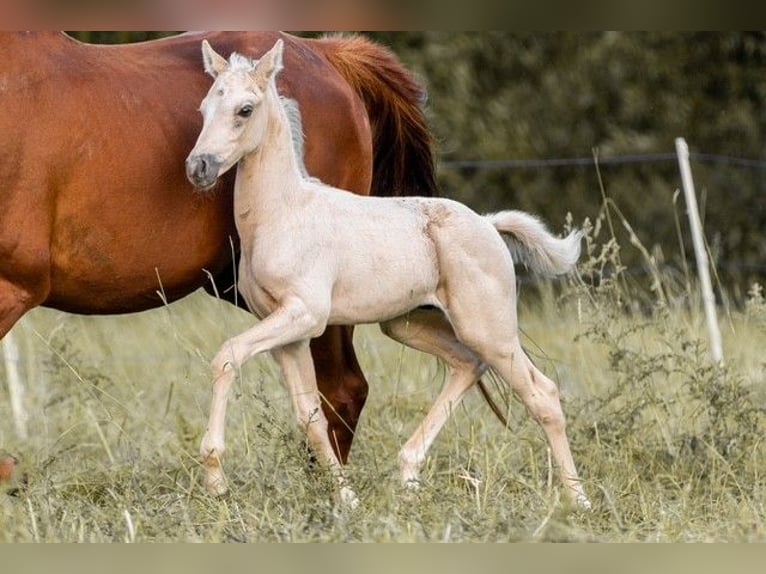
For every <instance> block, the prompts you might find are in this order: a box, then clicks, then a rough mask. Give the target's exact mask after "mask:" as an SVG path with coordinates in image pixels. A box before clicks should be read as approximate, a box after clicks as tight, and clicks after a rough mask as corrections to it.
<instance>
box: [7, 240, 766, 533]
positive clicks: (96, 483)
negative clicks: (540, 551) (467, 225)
mask: <svg viewBox="0 0 766 574" xmlns="http://www.w3.org/2000/svg"><path fill="white" fill-rule="evenodd" d="M597 232H598V230H593V229H591V234H590V236H589V237H590V239H589V244H588V245H589V252H588V254H587V255H586V258H585V261H584V262H583V264H582V266H581V272H582V274H583V276H586V277H590V278H593V277H598V282H597V284H596V285H595V286H594V285H590V284H586V282H585V281H583V280H581V279H575V280H572V281H571V282H570V284H568V285H567V286H564V287H563V288H561V286H556V288H555V289H554V288H553V287H543V288H542V289H540V290H532V291H534V293H532V292H531V291H530V290H529V289H527V288H524V289H523V290H522V299H523V301H524V303H523V305H522V308H521V321H522V327H523V329H524V332H525V344H526V346H527V347H528V349H529V350H530V352H531V353H532V354H533V355H535V356H536V361H537V362H538V363H539V365H540V366H541V368H543V369H544V370H545V371H546V372H548V373H549V374H550V375H551V376H552V377H553V378H554V379H555V380H557V381H559V383H560V386H561V388H562V393H563V396H564V400H565V406H564V408H565V411H566V413H567V416H568V419H569V436H570V441H571V443H572V447H573V450H574V454H575V459H576V461H577V463H578V466H579V467H580V470H581V472H582V475H583V478H584V480H585V486H586V489H587V491H588V492H589V494H590V496H591V497H592V499H593V501H594V503H595V504H594V509H593V510H592V511H591V512H587V513H581V512H571V511H568V510H567V509H566V508H564V507H563V506H562V504H561V503H560V500H559V494H560V493H559V488H558V485H557V482H556V480H555V479H554V477H553V474H554V473H553V469H552V468H551V466H550V460H549V457H548V452H547V449H546V444H545V441H544V439H543V436H542V433H541V431H540V430H539V429H538V428H537V426H536V425H535V424H533V423H532V422H531V421H530V420H529V418H528V417H527V416H526V414H525V412H524V411H523V407H521V405H520V404H519V403H518V402H515V401H514V400H510V401H508V403H507V405H508V409H509V413H510V418H511V421H512V424H511V430H510V431H509V432H506V431H505V430H503V429H502V428H501V427H500V425H499V424H498V422H497V421H496V420H495V419H494V417H493V415H492V414H491V413H490V411H489V409H488V408H487V407H486V405H485V404H484V403H483V402H482V400H481V399H480V397H479V396H478V393H472V394H471V395H470V396H469V397H468V399H467V400H466V401H465V404H464V405H463V406H462V407H461V408H460V409H458V411H457V412H456V413H455V416H454V418H453V419H452V421H451V422H450V423H449V424H448V425H447V427H446V428H445V429H444V432H443V433H442V435H441V436H440V437H439V439H438V440H437V442H436V444H435V445H434V448H433V449H432V452H431V457H430V458H429V460H428V462H427V465H426V468H425V470H424V487H423V489H422V491H421V492H419V493H418V494H416V495H408V494H406V493H404V492H402V491H401V490H400V488H399V487H398V483H397V474H396V466H395V460H396V453H397V451H398V449H399V447H400V446H401V444H402V443H403V441H404V440H405V439H406V438H407V436H408V435H409V433H410V432H411V431H412V430H413V428H414V426H415V425H416V423H417V422H418V420H419V419H420V417H422V416H423V415H424V414H425V410H426V409H427V407H428V406H429V405H430V402H431V401H432V399H433V398H434V397H435V395H436V393H437V392H438V389H439V387H440V385H441V383H442V380H443V371H442V369H441V367H440V366H439V365H438V364H437V362H436V361H435V360H434V359H432V358H430V357H426V356H424V355H421V354H419V353H416V352H414V351H410V350H407V349H403V348H402V347H401V346H399V345H397V344H394V343H393V342H390V341H388V340H386V339H385V338H384V337H382V335H380V333H379V332H378V330H377V328H375V327H362V328H359V330H358V333H357V349H358V352H359V356H360V361H361V363H362V365H363V368H364V370H365V372H366V373H367V375H368V378H369V380H370V382H371V393H370V398H369V402H368V407H367V409H366V411H365V414H364V417H363V419H362V421H361V424H360V427H359V431H358V435H357V438H356V442H355V446H354V449H353V451H352V463H351V465H350V468H349V472H350V476H351V480H352V481H353V484H354V485H355V486H356V489H357V492H358V494H359V495H360V498H361V499H362V507H361V508H360V509H358V510H356V511H354V512H345V511H340V510H339V509H338V508H337V507H336V505H335V502H334V497H333V488H332V483H331V482H330V481H329V479H328V477H327V476H325V474H324V473H323V472H321V471H318V472H317V471H315V472H311V471H309V470H307V465H306V455H305V451H304V449H303V446H302V441H301V437H300V436H299V435H298V434H297V432H296V431H295V430H294V426H293V423H292V419H291V414H290V411H289V405H288V402H287V400H286V396H285V393H284V391H283V389H282V387H281V385H280V383H279V382H278V377H277V373H276V369H275V367H274V365H273V364H272V363H271V361H270V359H268V358H260V359H257V360H254V361H252V362H251V363H250V364H248V365H247V366H246V368H245V369H244V371H243V373H242V376H241V377H240V379H239V381H238V383H237V385H236V388H235V393H234V398H233V400H232V402H231V407H230V411H229V412H230V415H229V418H228V428H227V441H228V453H229V456H228V459H227V471H228V476H229V479H230V482H231V493H230V494H229V495H228V496H226V497H225V498H223V499H220V500H219V499H213V498H210V497H209V496H207V495H206V494H205V493H204V492H203V491H202V490H201V488H200V485H201V480H200V468H199V464H198V461H197V457H196V453H197V448H198V444H199V440H200V438H201V433H202V431H203V430H204V425H205V421H206V417H207V406H208V403H209V399H210V396H209V386H210V381H209V369H208V364H207V361H208V360H209V358H210V357H212V355H213V353H214V352H215V350H216V349H217V347H218V345H219V344H220V343H221V342H222V341H223V340H224V338H225V337H226V336H228V335H230V334H233V333H236V332H238V331H239V330H241V329H242V328H243V327H244V326H245V325H247V324H248V323H249V321H250V318H249V317H248V316H247V315H246V314H244V313H241V312H239V311H236V310H234V309H231V308H228V307H227V306H225V305H224V304H221V303H219V302H217V301H215V300H212V299H209V298H207V297H206V296H205V295H203V294H201V293H200V294H195V295H194V296H192V297H191V298H188V299H187V300H185V301H182V302H180V303H178V304H173V305H170V306H168V307H166V308H164V309H160V310H156V311H152V312H148V313H143V314H138V315H131V316H125V317H114V318H103V317H90V318H89V317H79V316H73V315H66V314H61V313H57V312H53V311H47V310H37V311H35V312H34V313H32V314H30V315H29V316H27V317H26V318H25V320H24V321H23V323H22V324H21V326H20V327H19V328H17V329H16V331H15V334H16V336H17V338H18V341H19V342H20V346H21V350H22V353H23V356H24V357H26V359H25V361H24V363H23V364H22V365H21V367H22V371H23V372H24V373H25V374H26V376H27V385H28V386H27V389H26V396H25V398H24V404H25V407H26V409H27V412H28V414H29V418H28V420H27V425H28V428H29V433H30V437H31V438H30V439H28V440H26V441H22V440H20V439H19V438H18V437H17V436H16V435H15V432H14V428H13V424H12V417H11V412H10V406H9V403H8V401H7V398H6V395H5V394H2V395H0V445H1V446H2V447H3V448H5V449H7V450H8V451H11V452H14V453H15V454H17V455H19V456H20V457H21V459H22V461H23V468H24V471H25V472H26V473H27V476H28V484H27V485H26V487H25V488H23V489H21V490H20V491H19V492H18V493H17V494H16V495H15V496H9V495H5V494H3V495H2V499H0V540H2V541H176V540H178V541H313V542H319V541H322V542H340V541H519V540H544V541H558V540H566V541H692V540H693V541H703V540H727V541H729V540H730V541H755V540H758V541H766V526H765V525H764V516H766V484H765V482H766V478H765V476H766V456H764V455H765V454H766V453H764V446H763V442H762V439H763V437H764V436H766V433H764V430H766V425H765V424H764V419H765V417H764V405H766V393H764V388H766V387H764V382H766V381H764V378H765V377H764V374H763V373H764V360H763V358H762V357H763V355H762V349H763V347H764V343H766V303H764V300H763V297H762V295H761V294H760V292H758V290H757V288H755V289H753V290H752V291H751V295H750V299H749V303H748V305H747V306H746V307H745V308H743V309H742V310H741V311H732V312H730V313H729V315H728V316H725V317H722V319H723V324H724V329H723V331H724V339H725V354H726V358H727V366H726V367H725V368H723V369H721V368H717V367H713V366H711V365H710V362H709V360H708V358H707V351H706V342H705V334H704V330H703V325H704V323H703V321H702V318H701V317H699V315H698V314H697V313H696V312H695V311H693V310H692V309H693V307H694V306H693V305H690V304H689V302H690V301H694V299H695V297H696V293H694V292H693V291H687V290H685V289H682V288H678V287H677V284H676V283H675V282H673V281H671V280H670V279H668V278H664V277H663V278H660V280H661V281H662V284H661V286H662V289H663V297H662V298H661V297H659V296H658V295H657V289H656V288H655V289H654V290H649V291H647V292H644V293H637V292H636V291H635V290H634V289H633V288H632V286H631V285H630V284H629V283H628V282H626V281H625V278H624V277H622V276H621V274H620V273H619V255H618V252H619V250H618V249H615V248H614V246H610V245H609V243H608V242H606V243H604V244H598V242H597V241H596V239H597V235H598V233H597ZM607 269H609V270H612V271H614V270H615V269H616V270H617V271H618V272H617V273H616V274H614V275H610V274H609V273H606V270H607ZM3 393H5V391H4V390H3Z"/></svg>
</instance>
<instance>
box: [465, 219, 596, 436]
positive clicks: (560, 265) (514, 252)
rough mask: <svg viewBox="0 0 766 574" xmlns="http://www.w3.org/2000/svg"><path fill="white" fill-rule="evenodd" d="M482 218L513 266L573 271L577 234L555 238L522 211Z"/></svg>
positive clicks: (577, 253) (484, 390) (480, 383)
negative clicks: (504, 247)
mask: <svg viewBox="0 0 766 574" xmlns="http://www.w3.org/2000/svg"><path fill="white" fill-rule="evenodd" d="M484 217H485V218H486V219H487V220H488V221H489V222H490V223H491V224H492V225H493V226H494V227H495V229H497V231H498V232H499V233H500V235H501V236H502V237H503V239H504V240H505V243H506V245H507V246H508V249H509V250H510V252H511V257H512V258H513V260H514V262H516V263H524V264H525V265H527V267H529V268H530V269H531V270H532V271H534V272H536V273H540V274H542V275H563V274H564V273H567V272H569V271H571V270H572V269H574V266H575V265H576V264H577V260H578V259H579V258H580V240H581V239H582V231H580V230H575V231H572V232H570V233H569V235H567V236H566V237H562V238H558V237H555V236H554V235H553V234H552V233H551V232H550V231H548V229H547V228H546V227H545V224H544V223H543V222H542V221H540V220H539V219H537V217H535V216H534V215H530V214H529V213H525V212H523V211H515V210H509V211H500V212H498V213H492V214H490V215H485V216H484ZM478 387H479V391H481V394H482V396H483V397H484V399H485V400H486V401H487V403H488V404H489V407H490V409H492V412H493V413H494V414H495V416H496V417H497V418H498V419H499V420H500V422H501V424H502V425H503V426H504V427H505V428H508V420H507V418H506V416H505V414H504V413H503V409H501V408H500V407H499V406H498V405H497V403H496V402H495V401H494V399H493V398H492V396H491V394H490V392H489V389H487V386H486V384H485V383H484V381H483V380H479V381H478Z"/></svg>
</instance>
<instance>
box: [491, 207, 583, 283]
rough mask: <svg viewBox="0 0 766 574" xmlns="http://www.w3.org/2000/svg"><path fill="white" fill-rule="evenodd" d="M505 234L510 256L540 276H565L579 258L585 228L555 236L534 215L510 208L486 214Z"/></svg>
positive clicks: (504, 237) (501, 233) (503, 235)
mask: <svg viewBox="0 0 766 574" xmlns="http://www.w3.org/2000/svg"><path fill="white" fill-rule="evenodd" d="M484 217H485V218H486V219H487V220H488V221H489V222H490V223H491V224H492V225H493V226H494V227H495V229H497V231H498V232H499V233H500V235H502V237H503V239H504V240H505V243H506V245H508V249H509V250H510V252H511V257H512V258H513V260H514V261H515V262H517V263H523V264H525V265H526V266H527V267H529V268H530V269H531V270H532V271H534V272H536V273H540V274H541V275H548V276H551V275H563V274H564V273H568V272H569V271H571V270H572V269H574V266H575V265H576V264H577V260H578V259H579V258H580V240H581V239H582V231H579V230H577V231H572V232H571V233H570V234H569V235H567V236H566V237H562V238H559V237H555V236H554V235H553V234H552V233H551V232H550V231H548V228H547V227H546V226H545V224H544V223H543V222H542V221H540V220H539V219H538V218H537V217H535V216H534V215H530V214H529V213H525V212H523V211H516V210H507V211H500V212H498V213H490V214H488V215H485V216H484Z"/></svg>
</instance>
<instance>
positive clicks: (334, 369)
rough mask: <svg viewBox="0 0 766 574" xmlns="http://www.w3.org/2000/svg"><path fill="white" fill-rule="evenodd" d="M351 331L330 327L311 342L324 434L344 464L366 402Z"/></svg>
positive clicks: (365, 388) (362, 377)
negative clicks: (325, 421)
mask: <svg viewBox="0 0 766 574" xmlns="http://www.w3.org/2000/svg"><path fill="white" fill-rule="evenodd" d="M353 337H354V328H353V327H345V326H339V325H330V326H328V327H327V329H326V330H325V332H324V333H323V334H322V335H321V336H319V337H318V338H316V339H312V340H311V355H312V357H313V360H314V368H315V370H316V378H317V385H318V387H319V392H320V393H322V396H323V397H324V399H325V400H324V401H322V409H323V410H324V413H325V416H326V418H327V434H328V436H329V438H330V444H332V447H333V449H334V450H335V454H336V455H337V457H338V459H339V460H340V461H341V463H343V464H345V463H346V461H347V460H348V454H349V451H350V450H351V442H352V441H353V439H354V431H355V430H356V425H357V423H358V422H359V417H360V415H361V414H362V408H363V407H364V403H365V401H366V400H367V380H366V379H365V378H364V374H363V373H362V369H361V367H360V366H359V363H358V361H357V359H356V354H355V353H354V345H353Z"/></svg>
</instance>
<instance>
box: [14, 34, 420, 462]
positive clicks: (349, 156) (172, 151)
mask: <svg viewBox="0 0 766 574" xmlns="http://www.w3.org/2000/svg"><path fill="white" fill-rule="evenodd" d="M277 37H281V38H283V39H284V41H285V43H286V52H285V58H286V61H288V62H289V63H290V66H291V68H292V70H293V71H292V72H291V73H288V74H284V75H283V76H282V78H281V81H280V88H281V89H282V90H283V92H284V93H285V94H286V95H288V96H289V97H291V98H293V99H294V100H295V101H297V102H298V104H299V106H300V110H301V112H302V122H303V129H304V132H305V135H306V142H305V154H306V155H305V163H306V166H307V168H308V171H309V173H310V174H312V175H314V176H316V177H319V178H321V179H322V180H323V181H327V182H331V183H333V184H334V185H338V186H340V187H343V188H346V189H349V190H351V191H354V192H356V193H359V194H368V193H370V191H371V190H372V192H373V193H376V192H378V191H379V190H380V189H385V190H386V192H387V193H402V194H406V193H410V192H412V190H413V189H414V188H415V187H417V189H418V192H419V193H431V192H432V191H433V187H434V186H433V164H432V157H431V148H430V137H429V135H428V132H427V130H426V129H425V124H424V122H423V116H422V112H421V109H420V107H419V106H420V103H421V99H422V95H423V94H422V92H421V91H420V88H419V87H418V86H417V84H415V83H414V82H413V80H412V78H411V77H410V76H409V74H408V73H407V72H406V71H405V70H404V69H403V68H402V66H401V65H400V64H399V62H398V61H397V60H396V59H395V58H394V57H393V56H392V55H391V54H390V53H389V52H387V51H386V50H384V49H382V48H380V47H378V46H375V45H373V44H371V43H369V42H366V41H364V40H362V39H353V38H352V39H340V38H334V39H326V40H306V39H300V38H295V37H292V36H289V35H286V34H277V33H261V32H256V33H209V34H185V35H181V36H175V37H172V38H167V39H162V40H157V41H152V42H144V43H138V44H132V45H124V46H96V45H88V44H84V43H80V42H77V41H75V40H74V39H72V38H70V37H68V36H66V35H65V34H63V33H54V32H20V33H0V338H2V336H4V335H5V333H7V332H8V330H10V328H11V327H12V326H13V324H14V323H15V322H16V321H17V320H18V319H19V318H20V317H21V316H22V315H23V314H24V313H25V312H26V311H28V310H29V309H31V308H33V307H35V306H37V305H44V306H48V307H53V308H57V309H61V310H64V311H70V312H77V313H98V314H109V313H125V312H133V311H140V310H144V309H149V308H152V307H157V306H159V305H161V304H162V299H161V298H160V297H159V296H158V294H157V291H158V290H159V289H160V288H162V290H163V291H164V296H165V297H166V298H167V299H168V300H171V301H172V300H175V299H178V298H180V297H183V296H185V295H187V294H189V293H191V292H192V291H194V290H196V289H198V288H200V287H206V288H210V285H209V279H208V275H207V274H206V272H209V273H211V274H212V276H213V277H214V278H215V280H216V283H217V290H218V292H219V293H221V295H222V296H223V297H225V298H228V299H230V300H233V299H234V295H235V292H234V290H233V289H231V288H230V287H231V286H232V284H233V281H232V277H233V273H232V269H233V260H232V259H233V258H232V241H233V242H234V251H237V250H238V245H237V243H236V241H237V237H236V233H235V228H234V222H233V219H232V193H231V186H232V178H225V179H224V180H222V183H221V184H220V185H219V189H218V190H217V193H215V194H214V195H211V196H208V197H201V196H199V195H194V194H192V193H191V186H190V185H189V182H188V181H187V180H186V177H185V174H184V168H183V160H184V158H185V157H186V155H187V154H188V152H189V150H190V149H191V147H192V145H193V143H194V139H195V137H196V135H197V133H198V131H199V128H200V125H201V124H200V123H199V120H198V118H199V115H198V114H197V113H196V110H197V106H198V104H199V101H200V99H201V98H202V96H203V95H204V94H205V92H206V90H207V88H208V86H209V83H208V80H207V79H206V77H205V75H204V73H203V72H202V70H200V67H199V43H200V41H201V39H202V38H209V39H211V40H212V41H214V42H215V43H216V45H219V46H221V47H222V48H224V49H227V50H238V51H241V52H243V53H247V54H250V55H251V56H254V57H257V56H259V55H260V54H262V53H263V52H264V51H265V50H266V48H268V47H269V46H271V45H272V44H273V43H274V40H275V39H276V38H277ZM392 182H393V183H394V185H393V186H392V185H391V183H392ZM351 337H352V331H351V329H348V328H341V327H338V328H331V329H328V330H327V332H326V333H325V334H324V335H323V336H322V337H321V338H320V339H318V340H317V341H316V342H314V343H313V344H312V353H313V357H314V362H315V365H316V368H317V372H318V378H319V385H320V387H321V388H322V391H323V393H324V395H325V396H326V397H327V399H328V401H329V403H330V405H331V408H329V409H328V417H329V418H330V430H329V432H330V433H331V434H332V435H333V438H332V441H333V444H334V445H335V446H336V448H337V452H338V455H339V456H340V458H341V459H342V460H344V461H345V459H346V456H347V454H348V450H349V448H350V445H351V439H352V437H353V429H354V427H355V426H356V422H357V419H358V417H359V414H360V411H361V409H362V406H363V404H364V399H365V396H366V391H367V384H366V381H365V380H364V377H363V375H362V373H361V370H360V369H359V366H358V364H357V361H356V357H355V354H354V350H353V347H352V344H351ZM341 418H342V419H344V420H341Z"/></svg>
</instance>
